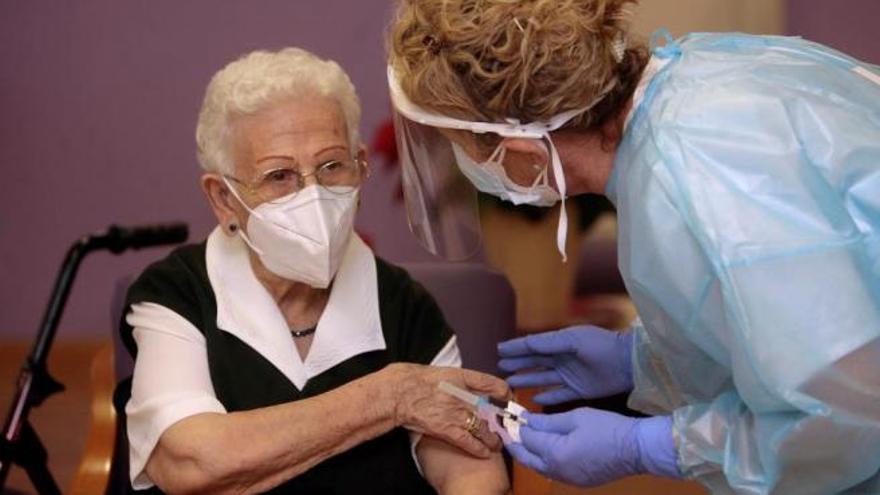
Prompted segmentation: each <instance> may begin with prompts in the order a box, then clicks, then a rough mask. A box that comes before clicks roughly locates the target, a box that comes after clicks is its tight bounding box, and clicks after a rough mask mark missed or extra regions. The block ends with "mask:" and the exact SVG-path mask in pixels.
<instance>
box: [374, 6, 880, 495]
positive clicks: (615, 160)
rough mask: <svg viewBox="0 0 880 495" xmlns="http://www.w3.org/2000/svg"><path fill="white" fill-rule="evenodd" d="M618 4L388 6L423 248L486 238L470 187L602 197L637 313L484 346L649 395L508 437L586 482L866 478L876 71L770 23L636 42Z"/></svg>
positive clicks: (747, 487) (878, 339)
mask: <svg viewBox="0 0 880 495" xmlns="http://www.w3.org/2000/svg"><path fill="white" fill-rule="evenodd" d="M633 3H634V2H632V1H631V0H523V1H509V0H482V1H474V0H403V1H402V2H401V4H400V7H399V11H398V13H397V17H396V19H395V21H394V25H393V26H392V28H391V34H390V43H389V45H390V63H389V67H388V78H389V85H390V91H391V96H392V101H393V104H394V108H395V110H396V116H395V119H396V120H395V125H396V132H397V135H398V145H399V150H400V156H401V160H402V165H403V167H404V168H403V177H404V185H405V193H406V200H407V206H408V215H409V221H410V226H411V228H412V230H413V232H414V233H415V234H416V236H417V237H418V238H419V239H420V240H421V242H422V243H423V244H424V245H425V246H426V247H427V248H428V249H429V250H430V251H432V252H434V253H436V254H438V255H444V256H447V257H461V256H464V255H466V254H468V253H469V252H472V251H473V249H475V248H476V247H477V246H478V243H479V223H478V220H477V216H476V214H477V212H476V210H475V205H476V199H475V195H476V190H479V191H482V192H484V193H488V194H493V195H496V196H499V197H501V198H503V199H506V200H508V201H511V202H513V203H516V204H532V205H541V206H550V205H554V204H556V203H558V202H560V201H562V202H564V201H565V199H566V197H567V196H569V195H576V194H582V193H587V192H599V193H602V192H604V193H605V194H606V195H607V196H608V197H609V198H610V199H611V200H612V201H613V202H614V203H615V205H616V207H617V211H618V223H619V232H618V238H619V240H618V243H619V244H618V253H619V262H620V271H621V273H622V275H623V278H624V280H625V282H626V286H627V289H628V291H629V293H630V295H631V297H632V299H633V301H634V303H635V305H636V307H637V309H638V312H639V315H640V319H639V320H637V321H636V322H635V323H634V325H633V326H632V328H631V329H630V330H628V331H626V332H623V333H617V332H609V331H606V330H603V329H599V328H595V327H577V328H569V329H564V330H561V331H558V332H551V333H546V334H539V335H532V336H528V337H525V338H521V339H516V340H513V341H509V342H505V343H502V344H501V345H500V346H499V352H500V354H501V357H502V359H501V362H500V366H501V368H502V369H504V370H507V371H510V372H519V374H516V375H513V376H511V377H510V378H509V383H510V384H511V385H513V386H514V387H532V386H537V387H542V388H544V389H545V390H544V391H543V392H542V393H541V394H539V395H538V396H537V397H536V398H535V401H536V402H537V403H539V404H548V405H549V404H558V403H562V402H567V401H570V400H572V399H577V398H594V397H601V396H607V395H611V394H615V393H620V392H626V391H629V392H630V395H629V404H630V406H631V407H632V408H635V409H638V410H640V411H642V412H645V413H647V414H649V415H650V416H649V417H647V418H641V419H635V418H629V417H624V416H621V415H618V414H615V413H611V412H606V411H599V410H595V409H590V408H581V409H575V410H572V411H570V412H566V413H562V414H555V415H543V414H537V413H533V414H528V415H527V419H528V422H529V424H528V425H527V426H524V427H522V429H521V436H522V443H521V444H511V445H509V446H508V449H509V451H510V453H511V454H512V455H513V456H514V457H515V458H516V460H518V461H519V462H521V463H522V464H524V465H526V466H528V467H530V468H533V469H535V470H537V471H539V472H541V473H544V474H546V475H547V476H550V477H552V478H556V479H559V480H563V481H566V482H571V483H575V484H580V485H589V486H592V485H598V484H602V483H605V482H609V481H612V480H614V479H618V478H621V477H624V476H628V475H632V474H637V473H653V474H657V475H661V476H667V477H672V478H679V477H685V478H692V479H697V480H699V481H701V482H702V483H703V484H705V485H706V486H707V487H708V488H709V489H710V490H711V491H712V492H713V493H730V492H734V493H748V494H764V493H796V494H810V493H816V494H829V493H880V69H878V67H876V66H871V65H868V64H865V63H862V62H859V61H858V60H855V59H853V58H851V57H848V56H846V55H844V54H842V53H840V52H837V51H834V50H832V49H829V48H827V47H824V46H822V45H818V44H815V43H811V42H808V41H806V40H802V39H799V38H785V37H776V36H749V35H744V34H710V33H702V34H691V35H688V36H685V37H683V38H681V39H678V40H672V39H671V38H670V37H669V36H668V35H664V34H663V33H660V34H657V35H655V36H654V37H653V38H654V39H652V41H651V44H650V49H649V48H648V47H646V46H645V45H644V44H643V43H640V42H639V41H637V40H636V39H635V38H634V37H633V36H631V35H630V33H629V32H628V27H627V22H626V19H627V12H626V11H627V9H628V7H631V6H632V4H633ZM566 222H567V219H566V217H565V209H564V208H563V209H561V212H560V218H559V231H558V235H557V243H558V246H559V248H560V251H562V250H563V247H564V245H565V243H564V237H565V232H566ZM563 256H564V252H563ZM490 309H491V308H486V310H487V311H488V310H490Z"/></svg>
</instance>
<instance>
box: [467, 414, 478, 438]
mask: <svg viewBox="0 0 880 495" xmlns="http://www.w3.org/2000/svg"><path fill="white" fill-rule="evenodd" d="M464 429H465V430H466V431H467V432H468V433H470V434H471V435H476V434H477V430H479V429H480V418H479V417H478V416H477V415H476V414H474V413H471V415H470V417H468V419H467V423H466V424H465V426H464Z"/></svg>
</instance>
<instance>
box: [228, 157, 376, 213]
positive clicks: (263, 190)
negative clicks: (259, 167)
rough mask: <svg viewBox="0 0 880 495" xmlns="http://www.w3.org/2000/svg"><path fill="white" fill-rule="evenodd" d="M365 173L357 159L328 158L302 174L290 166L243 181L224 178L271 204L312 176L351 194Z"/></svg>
mask: <svg viewBox="0 0 880 495" xmlns="http://www.w3.org/2000/svg"><path fill="white" fill-rule="evenodd" d="M365 175H366V162H364V161H362V160H359V159H357V158H350V159H345V160H330V161H327V162H324V163H322V164H321V165H319V166H318V168H316V169H315V171H314V172H309V173H307V174H304V173H302V172H300V171H298V170H296V169H295V168H292V167H278V168H273V169H271V170H267V171H265V172H263V173H262V174H260V176H259V177H258V178H257V179H255V180H253V181H251V182H246V181H243V180H241V179H238V178H236V177H233V176H231V175H224V177H226V178H227V179H229V180H231V181H233V182H235V183H236V184H239V185H240V186H242V187H243V188H244V189H246V190H247V191H248V192H249V193H251V194H252V195H254V196H256V197H257V198H259V200H260V201H261V202H263V203H274V202H276V201H278V200H280V199H282V198H286V197H287V196H290V195H291V194H295V193H297V192H299V191H301V190H302V189H303V188H304V187H305V182H306V179H307V178H309V177H311V176H314V177H315V180H316V181H317V182H318V184H319V185H320V186H322V187H323V188H325V189H327V190H328V191H330V192H332V193H334V194H339V195H340V196H342V195H346V194H351V193H352V192H354V191H355V190H356V189H357V188H359V187H360V186H361V184H362V183H363V180H364V176H365Z"/></svg>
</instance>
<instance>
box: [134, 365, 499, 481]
mask: <svg viewBox="0 0 880 495" xmlns="http://www.w3.org/2000/svg"><path fill="white" fill-rule="evenodd" d="M440 380H447V381H452V382H453V383H458V384H460V385H462V386H467V387H470V388H474V389H477V390H480V391H481V392H482V393H489V394H491V395H494V396H496V397H504V396H505V395H506V394H507V388H506V385H505V384H504V382H503V381H501V380H498V379H496V378H494V377H491V376H489V375H483V374H480V373H477V372H473V371H468V370H460V369H454V368H431V367H426V366H419V365H411V364H402V363H398V364H392V365H390V366H388V367H386V368H385V369H383V370H382V371H379V372H376V373H373V374H371V375H367V376H365V377H363V378H360V379H358V380H355V381H353V382H350V383H348V384H346V385H344V386H342V387H339V388H337V389H335V390H332V391H330V392H327V393H324V394H321V395H319V396H317V397H313V398H310V399H305V400H302V401H297V402H294V403H288V404H281V405H277V406H272V407H266V408H261V409H255V410H252V411H244V412H235V413H229V414H214V413H206V414H197V415H194V416H190V417H187V418H185V419H183V420H181V421H179V422H177V423H175V424H174V425H172V426H171V427H169V428H168V429H167V430H165V432H164V433H163V434H162V436H161V437H160V439H159V443H158V444H157V446H156V448H155V449H154V450H153V452H152V454H151V456H150V458H149V461H148V462H147V466H146V471H147V474H148V475H149V477H150V479H151V480H153V482H154V483H156V484H157V485H158V486H159V487H161V488H162V489H163V490H164V491H167V492H171V493H189V492H205V491H210V492H212V493H255V492H262V491H266V490H268V489H270V488H272V487H274V486H277V485H279V484H281V483H283V482H284V481H286V480H288V479H291V478H293V477H295V476H297V475H299V474H301V473H303V472H305V471H306V470H308V469H309V468H311V467H312V466H314V465H316V464H318V463H320V462H321V461H323V460H325V459H327V458H329V457H331V456H333V455H336V454H338V453H340V452H344V451H346V450H348V449H350V448H352V447H354V446H356V445H358V444H360V443H363V442H365V441H367V440H370V439H372V438H375V437H377V436H379V435H382V434H384V433H386V432H388V431H389V430H391V429H393V428H395V427H397V426H404V427H407V428H410V429H413V430H417V431H422V432H425V433H429V434H431V435H434V436H437V437H440V438H442V439H443V440H445V441H446V442H453V443H454V444H456V445H458V446H459V447H461V448H464V449H467V451H468V452H471V453H472V454H473V455H477V456H482V457H488V456H489V455H490V451H489V449H488V448H487V447H486V445H484V444H483V443H482V442H481V441H480V440H478V439H476V438H474V437H473V436H471V435H470V434H469V433H467V432H466V431H465V430H464V428H463V427H464V422H462V421H451V420H450V419H449V418H456V419H458V418H460V417H462V416H466V415H467V411H466V410H465V409H463V406H462V405H461V404H459V403H456V402H454V401H450V400H449V397H448V396H447V395H446V394H444V393H442V392H439V391H437V387H436V383H437V382H439V381H440ZM490 443H492V446H493V447H498V445H497V444H494V443H493V442H490Z"/></svg>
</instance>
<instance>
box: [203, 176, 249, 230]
mask: <svg viewBox="0 0 880 495" xmlns="http://www.w3.org/2000/svg"><path fill="white" fill-rule="evenodd" d="M200 183H201V186H202V191H203V192H204V193H205V197H206V198H207V199H208V203H209V204H210V205H211V209H212V210H214V215H215V216H216V217H217V222H218V223H219V224H220V225H221V227H222V228H223V231H224V232H225V233H226V235H235V233H236V231H237V230H238V229H241V228H243V225H242V220H240V219H246V218H247V214H246V212H244V208H242V206H241V205H240V204H239V203H238V200H237V199H236V198H235V197H233V195H232V193H231V192H229V187H228V186H227V185H226V184H225V183H224V182H223V180H221V179H220V176H219V175H218V174H215V173H207V174H203V175H202V178H201V180H200ZM243 212H244V214H242V213H243Z"/></svg>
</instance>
